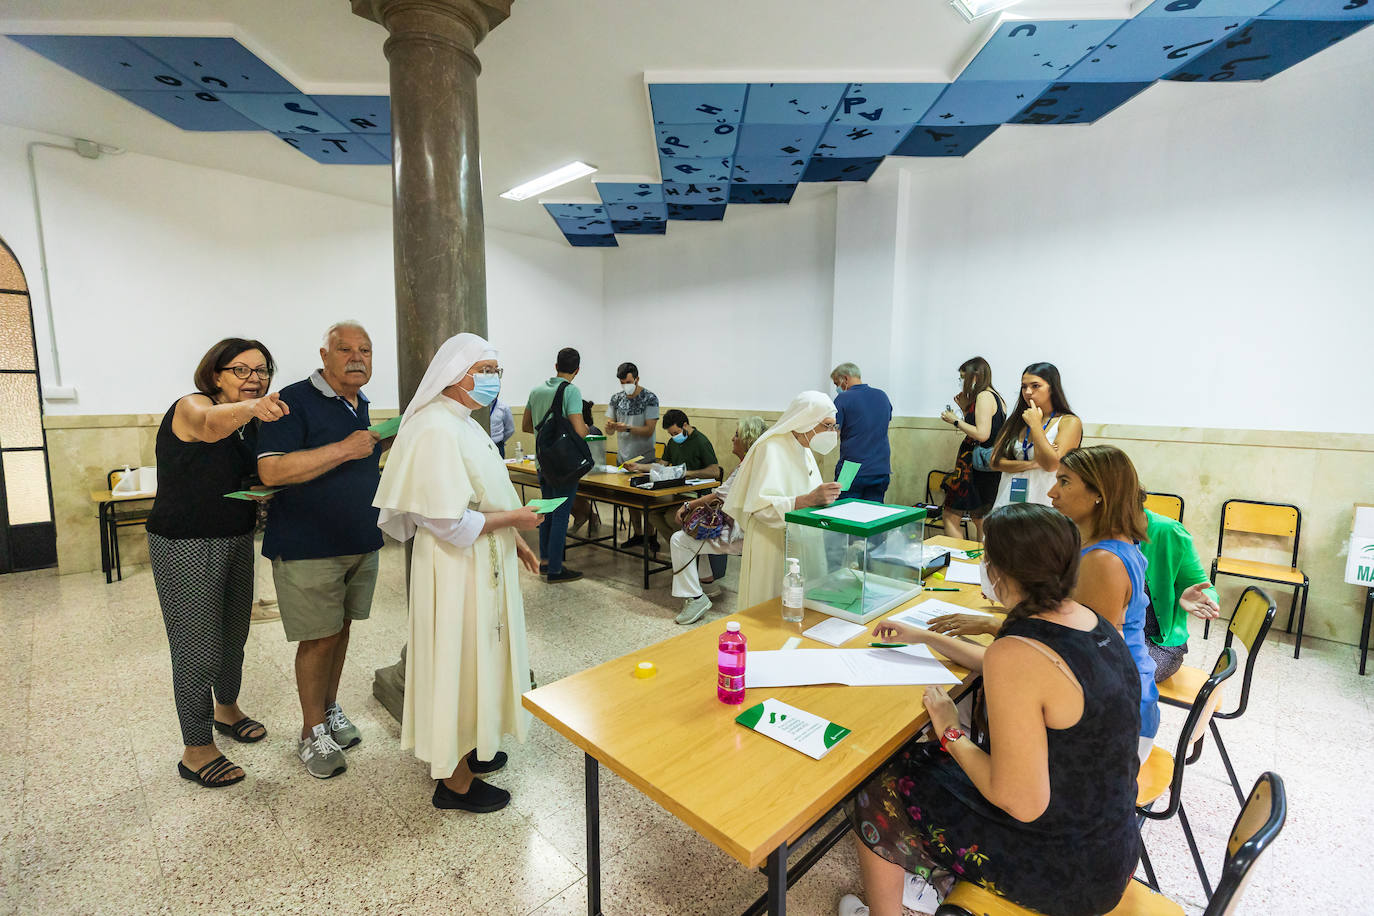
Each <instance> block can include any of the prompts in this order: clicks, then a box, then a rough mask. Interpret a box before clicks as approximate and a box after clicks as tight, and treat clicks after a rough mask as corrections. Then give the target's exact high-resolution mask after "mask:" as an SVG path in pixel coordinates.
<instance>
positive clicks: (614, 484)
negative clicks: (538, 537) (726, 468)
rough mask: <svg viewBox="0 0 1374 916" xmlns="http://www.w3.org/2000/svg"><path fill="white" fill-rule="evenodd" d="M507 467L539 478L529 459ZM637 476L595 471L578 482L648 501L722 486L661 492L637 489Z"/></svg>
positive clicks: (714, 484) (708, 483) (716, 482)
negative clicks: (632, 478)
mask: <svg viewBox="0 0 1374 916" xmlns="http://www.w3.org/2000/svg"><path fill="white" fill-rule="evenodd" d="M506 467H507V468H509V469H510V471H511V472H512V473H519V474H525V475H528V476H530V477H535V478H537V477H538V476H539V469H538V468H536V467H535V464H534V462H533V461H531V460H530V459H528V458H526V459H525V460H524V461H514V462H508V463H507V464H506ZM636 476H639V475H637V474H607V473H605V472H596V471H593V472H592V473H590V474H586V475H583V477H582V478H581V479H580V480H579V481H578V486H582V485H583V484H589V485H591V486H593V487H597V488H600V489H604V490H614V491H617V492H619V493H623V494H626V495H632V496H638V497H643V498H647V499H657V498H660V497H667V496H682V495H683V494H686V493H699V492H702V491H704V490H711V489H714V488H716V487H718V486H720V481H719V480H708V481H706V482H705V483H694V484H688V485H686V486H682V487H664V488H662V489H659V490H645V489H643V488H641V487H636V486H634V485H633V484H631V483H630V478H631V477H636Z"/></svg>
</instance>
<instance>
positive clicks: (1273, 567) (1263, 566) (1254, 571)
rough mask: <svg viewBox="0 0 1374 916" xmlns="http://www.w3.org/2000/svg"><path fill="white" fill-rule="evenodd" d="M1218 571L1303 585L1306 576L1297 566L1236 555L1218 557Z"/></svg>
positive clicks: (1249, 577)
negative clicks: (1240, 558)
mask: <svg viewBox="0 0 1374 916" xmlns="http://www.w3.org/2000/svg"><path fill="white" fill-rule="evenodd" d="M1217 572H1219V573H1226V574H1228V575H1232V576H1244V577H1246V578H1247V579H1266V580H1268V581H1270V582H1283V583H1285V584H1287V585H1302V584H1303V582H1304V581H1306V577H1305V576H1304V575H1303V574H1302V570H1300V569H1298V568H1297V567H1296V566H1279V565H1278V564H1277V563H1261V562H1259V561H1258V560H1238V559H1236V558H1235V557H1217Z"/></svg>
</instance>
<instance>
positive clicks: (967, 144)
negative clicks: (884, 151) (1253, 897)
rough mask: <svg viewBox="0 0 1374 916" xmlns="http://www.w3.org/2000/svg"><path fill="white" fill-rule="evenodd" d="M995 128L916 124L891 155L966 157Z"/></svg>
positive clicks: (996, 126) (994, 126) (988, 126)
mask: <svg viewBox="0 0 1374 916" xmlns="http://www.w3.org/2000/svg"><path fill="white" fill-rule="evenodd" d="M997 128H998V125H996V124H990V125H987V126H985V127H923V126H921V125H919V124H918V125H916V127H914V128H912V130H911V133H909V134H907V135H906V139H905V140H903V141H902V142H901V144H900V145H899V146H898V147H897V148H896V149H894V150H893V151H892V155H894V156H966V155H968V152H969V150H971V149H973V148H974V147H975V146H977V145H978V144H979V143H982V142H983V141H984V140H986V139H987V138H988V137H990V136H992V132H993V131H995V130H996V129H997Z"/></svg>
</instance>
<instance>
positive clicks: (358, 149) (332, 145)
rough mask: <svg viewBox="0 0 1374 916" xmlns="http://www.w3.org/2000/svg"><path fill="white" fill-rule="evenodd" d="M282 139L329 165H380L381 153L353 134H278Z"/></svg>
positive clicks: (386, 159) (385, 157)
mask: <svg viewBox="0 0 1374 916" xmlns="http://www.w3.org/2000/svg"><path fill="white" fill-rule="evenodd" d="M277 136H279V137H281V139H282V140H284V141H286V142H287V143H288V144H290V145H291V146H293V147H295V148H296V149H298V150H300V151H301V152H302V153H305V154H306V155H307V156H309V157H310V158H311V159H314V160H315V161H316V162H323V163H326V164H330V165H382V164H383V163H385V162H387V161H388V158H387V156H386V155H384V154H383V153H380V152H378V151H377V149H376V147H374V146H372V144H370V143H368V142H367V141H366V140H364V139H363V138H362V137H359V136H356V135H354V134H286V133H282V134H278V135H277Z"/></svg>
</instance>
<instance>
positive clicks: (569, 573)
mask: <svg viewBox="0 0 1374 916" xmlns="http://www.w3.org/2000/svg"><path fill="white" fill-rule="evenodd" d="M581 578H582V573H580V572H578V571H577V570H575V569H569V568H568V567H566V566H564V567H563V571H562V572H559V573H549V574H548V575H547V576H545V577H544V579H545V581H548V582H573V581H576V580H577V579H581Z"/></svg>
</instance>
